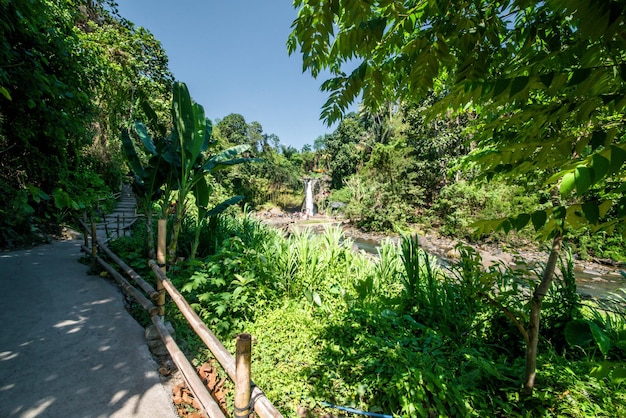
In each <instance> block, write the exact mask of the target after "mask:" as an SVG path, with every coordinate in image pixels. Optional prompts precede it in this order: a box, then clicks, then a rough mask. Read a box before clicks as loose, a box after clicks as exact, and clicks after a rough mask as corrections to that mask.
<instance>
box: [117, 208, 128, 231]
mask: <svg viewBox="0 0 626 418" xmlns="http://www.w3.org/2000/svg"><path fill="white" fill-rule="evenodd" d="M118 216H119V215H118ZM122 228H123V232H122V233H123V234H124V236H126V214H125V213H123V212H122ZM118 234H119V233H118Z"/></svg>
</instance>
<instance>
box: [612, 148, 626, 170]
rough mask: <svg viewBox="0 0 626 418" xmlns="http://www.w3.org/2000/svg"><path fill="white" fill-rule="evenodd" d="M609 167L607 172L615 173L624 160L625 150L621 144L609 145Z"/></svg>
mask: <svg viewBox="0 0 626 418" xmlns="http://www.w3.org/2000/svg"><path fill="white" fill-rule="evenodd" d="M610 151H611V167H610V169H609V173H616V172H618V171H619V170H620V169H621V168H622V165H623V164H624V161H626V151H624V149H623V148H622V147H621V146H617V145H611V148H610Z"/></svg>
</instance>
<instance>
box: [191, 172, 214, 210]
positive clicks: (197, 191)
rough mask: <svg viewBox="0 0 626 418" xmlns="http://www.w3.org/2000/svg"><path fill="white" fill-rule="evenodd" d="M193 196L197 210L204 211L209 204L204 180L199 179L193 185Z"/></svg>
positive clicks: (208, 194)
mask: <svg viewBox="0 0 626 418" xmlns="http://www.w3.org/2000/svg"><path fill="white" fill-rule="evenodd" d="M193 194H194V197H195V198H196V206H197V207H198V208H199V209H200V208H202V209H206V207H207V205H208V204H209V197H210V192H209V186H208V185H207V182H206V179H205V178H204V177H202V178H201V179H199V180H198V181H197V182H196V183H195V184H194V188H193Z"/></svg>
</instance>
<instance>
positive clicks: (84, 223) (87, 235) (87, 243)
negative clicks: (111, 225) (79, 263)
mask: <svg viewBox="0 0 626 418" xmlns="http://www.w3.org/2000/svg"><path fill="white" fill-rule="evenodd" d="M82 223H83V238H85V248H88V247H89V228H87V211H86V210H84V211H83V222H82ZM85 253H88V251H87V250H85Z"/></svg>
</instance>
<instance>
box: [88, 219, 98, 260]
mask: <svg viewBox="0 0 626 418" xmlns="http://www.w3.org/2000/svg"><path fill="white" fill-rule="evenodd" d="M90 218H91V259H92V261H93V263H94V266H95V264H96V256H97V255H98V247H97V245H98V238H97V237H96V224H95V223H94V221H93V216H90Z"/></svg>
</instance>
